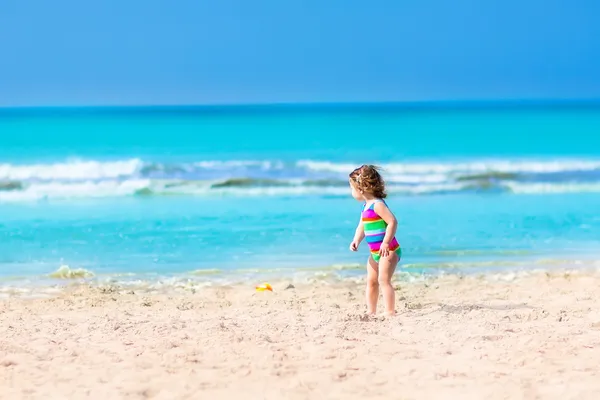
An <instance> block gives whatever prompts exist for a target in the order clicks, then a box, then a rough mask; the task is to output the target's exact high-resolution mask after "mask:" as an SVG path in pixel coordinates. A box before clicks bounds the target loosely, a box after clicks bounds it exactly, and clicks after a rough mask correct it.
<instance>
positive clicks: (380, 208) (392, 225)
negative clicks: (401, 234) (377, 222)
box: [374, 201, 398, 245]
mask: <svg viewBox="0 0 600 400" xmlns="http://www.w3.org/2000/svg"><path fill="white" fill-rule="evenodd" d="M374 209H375V212H376V213H377V215H379V216H380V217H381V218H382V219H383V220H384V221H385V222H386V223H387V228H386V230H385V236H384V238H383V243H384V244H386V245H389V244H390V242H391V241H392V239H393V238H394V236H395V235H396V229H397V228H398V221H397V220H396V217H395V216H394V213H392V211H391V210H390V209H389V208H388V206H386V205H385V203H384V202H383V201H378V202H377V203H375V207H374Z"/></svg>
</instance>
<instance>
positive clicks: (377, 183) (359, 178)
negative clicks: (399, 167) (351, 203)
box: [349, 165, 387, 199]
mask: <svg viewBox="0 0 600 400" xmlns="http://www.w3.org/2000/svg"><path fill="white" fill-rule="evenodd" d="M349 177H350V180H351V181H352V183H354V185H356V188H357V189H358V190H360V191H361V192H366V193H370V194H372V195H373V196H375V197H377V198H378V199H385V198H386V197H387V193H386V192H385V182H384V181H383V178H382V177H381V175H380V174H379V167H376V166H374V165H362V166H360V167H358V168H356V169H355V170H354V171H352V172H351V173H350V175H349Z"/></svg>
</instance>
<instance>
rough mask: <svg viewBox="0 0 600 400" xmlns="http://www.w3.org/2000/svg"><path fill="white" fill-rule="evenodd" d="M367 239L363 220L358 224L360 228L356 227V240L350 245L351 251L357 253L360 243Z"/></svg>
mask: <svg viewBox="0 0 600 400" xmlns="http://www.w3.org/2000/svg"><path fill="white" fill-rule="evenodd" d="M364 238H365V230H364V229H363V222H362V218H361V219H360V221H359V222H358V226H357V227H356V231H355V232H354V239H352V243H350V250H352V251H357V250H358V246H359V245H360V242H362V240H363V239H364Z"/></svg>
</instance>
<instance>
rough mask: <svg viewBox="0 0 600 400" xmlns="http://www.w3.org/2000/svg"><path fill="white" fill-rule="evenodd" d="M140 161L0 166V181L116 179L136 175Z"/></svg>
mask: <svg viewBox="0 0 600 400" xmlns="http://www.w3.org/2000/svg"><path fill="white" fill-rule="evenodd" d="M142 166H143V162H142V161H141V160H140V159H137V158H134V159H130V160H122V161H108V162H100V161H77V160H74V161H69V162H65V163H56V164H32V165H14V164H0V180H84V179H87V180H89V179H116V178H122V177H129V176H132V175H134V174H136V173H137V172H138V171H139V170H140V169H141V168H142Z"/></svg>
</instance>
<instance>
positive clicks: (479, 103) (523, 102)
mask: <svg viewBox="0 0 600 400" xmlns="http://www.w3.org/2000/svg"><path fill="white" fill-rule="evenodd" d="M568 105H600V97H598V98H555V99H536V98H530V99H527V98H524V99H480V100H477V99H471V100H412V101H401V100H398V101H350V102H344V101H340V102H262V103H188V104H118V105H117V104H114V105H111V104H106V105H42V106H39V105H35V106H34V105H31V106H24V105H17V106H2V105H0V113H2V112H7V111H8V112H11V111H16V112H19V111H23V112H26V111H117V110H121V111H127V110H130V111H135V110H139V111H143V110H156V111H167V110H176V109H177V110H186V109H187V110H190V111H191V110H202V109H205V110H244V109H246V110H248V109H273V108H283V109H302V108H304V109H319V108H338V109H351V108H370V107H381V106H383V107H386V108H399V109H401V108H404V109H409V108H416V109H417V108H418V109H429V108H431V109H434V108H469V107H473V108H486V107H490V106H494V107H502V106H508V107H510V106H523V107H528V106H529V107H531V106H533V107H535V106H568Z"/></svg>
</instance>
